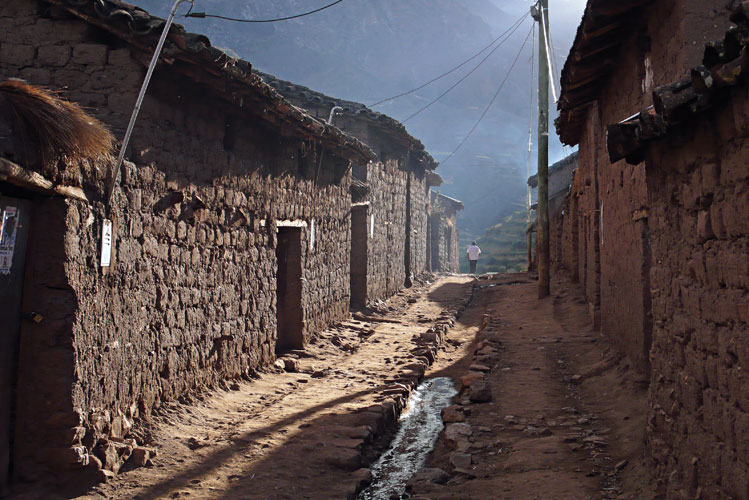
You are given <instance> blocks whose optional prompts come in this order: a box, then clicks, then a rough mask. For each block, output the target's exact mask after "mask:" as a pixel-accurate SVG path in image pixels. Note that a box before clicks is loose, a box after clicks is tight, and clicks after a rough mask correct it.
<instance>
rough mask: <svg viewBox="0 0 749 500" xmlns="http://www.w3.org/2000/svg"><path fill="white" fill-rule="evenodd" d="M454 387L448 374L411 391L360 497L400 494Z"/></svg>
mask: <svg viewBox="0 0 749 500" xmlns="http://www.w3.org/2000/svg"><path fill="white" fill-rule="evenodd" d="M457 392H458V391H457V389H456V388H455V384H454V382H453V380H452V379H451V378H448V377H438V378H432V379H427V380H425V381H423V382H422V383H421V384H419V386H418V387H417V388H416V389H415V390H414V391H413V392H412V393H411V397H410V398H409V400H408V405H407V406H406V410H405V411H404V412H403V414H401V417H400V420H399V427H398V432H397V433H396V434H395V437H394V438H393V442H392V443H391V445H390V448H388V449H387V450H386V451H385V452H384V453H383V454H382V455H381V456H380V458H379V459H378V460H377V461H376V462H375V463H374V465H373V466H372V478H373V480H372V484H371V485H370V486H369V487H368V488H367V489H365V490H363V491H362V492H361V493H360V494H359V500H389V499H390V498H394V497H398V498H400V497H401V496H402V495H403V494H404V493H405V491H406V481H408V480H409V479H410V478H411V476H413V475H414V474H415V473H416V472H418V471H419V469H421V467H422V466H423V465H424V462H425V461H426V457H427V455H428V454H429V452H431V451H432V449H433V448H434V444H435V442H436V441H437V437H439V433H440V431H441V430H442V428H443V424H442V418H441V416H440V412H441V410H442V408H445V407H446V406H448V405H449V404H450V400H451V399H452V397H453V396H455V394H457Z"/></svg>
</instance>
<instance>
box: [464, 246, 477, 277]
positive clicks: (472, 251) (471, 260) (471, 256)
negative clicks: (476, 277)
mask: <svg viewBox="0 0 749 500" xmlns="http://www.w3.org/2000/svg"><path fill="white" fill-rule="evenodd" d="M466 252H467V253H468V265H470V266H471V274H476V264H478V261H479V255H481V249H480V248H479V247H478V246H477V245H476V242H475V241H474V242H473V243H471V244H470V245H469V246H468V249H467V250H466Z"/></svg>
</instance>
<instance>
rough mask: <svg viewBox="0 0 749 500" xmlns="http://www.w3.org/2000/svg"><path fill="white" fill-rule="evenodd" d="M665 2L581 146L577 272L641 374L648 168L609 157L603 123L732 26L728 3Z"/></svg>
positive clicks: (651, 14) (593, 112)
mask: <svg viewBox="0 0 749 500" xmlns="http://www.w3.org/2000/svg"><path fill="white" fill-rule="evenodd" d="M666 3H668V2H666ZM666 3H664V2H662V3H659V4H657V5H654V6H653V7H652V8H650V9H649V10H647V11H645V14H644V16H643V20H642V21H641V23H640V26H633V27H632V29H631V31H632V33H633V34H632V36H631V38H630V39H629V40H628V41H626V42H625V44H624V45H623V46H622V48H621V51H620V55H619V56H620V59H621V62H622V63H621V64H618V65H617V68H618V69H617V70H616V71H615V72H614V73H613V74H612V75H611V77H610V80H609V83H608V84H607V85H605V86H604V87H603V89H602V90H601V92H600V95H599V100H598V101H597V103H596V104H595V105H592V106H590V108H589V111H588V117H587V121H586V130H585V131H584V133H583V136H582V138H581V141H580V148H579V149H580V158H579V165H580V172H579V175H580V179H578V182H579V184H578V187H579V190H578V192H577V193H576V194H577V200H576V202H577V203H576V204H577V206H578V224H579V227H578V229H577V233H578V255H579V260H578V272H577V276H578V278H579V279H580V281H581V282H582V283H583V284H584V286H585V291H586V296H587V299H588V306H589V310H590V313H591V317H592V319H593V320H594V322H595V323H596V325H600V328H601V331H602V332H603V333H604V334H606V335H607V336H609V337H610V338H611V339H612V340H613V341H614V343H615V344H616V345H617V346H618V348H619V350H620V351H621V352H624V353H625V354H627V356H628V358H629V359H630V360H631V361H632V363H633V364H634V365H635V366H636V367H637V368H638V369H639V370H640V371H641V372H647V370H648V352H649V348H650V336H651V330H652V318H651V317H650V304H649V301H650V298H649V294H650V291H649V282H648V281H649V271H648V269H649V266H650V257H649V255H650V249H649V233H650V230H649V227H648V218H647V193H646V188H645V170H644V169H645V167H644V164H640V165H638V166H635V167H632V166H629V165H627V164H626V163H625V162H624V161H623V160H622V161H619V162H617V163H615V164H613V165H612V164H611V163H610V162H609V160H608V154H607V152H606V142H605V126H606V124H609V123H617V122H619V121H621V120H622V119H624V118H626V117H627V116H630V115H632V114H634V113H636V112H638V111H639V110H641V109H644V108H646V107H648V106H649V105H651V104H652V99H651V94H650V92H651V91H652V89H653V88H654V87H657V86H659V85H663V84H666V83H669V82H671V81H674V80H676V79H678V78H681V77H682V76H683V75H684V74H685V73H686V72H687V71H688V69H689V68H691V67H693V66H696V65H698V64H700V61H701V59H702V52H703V50H704V44H705V42H707V41H709V40H712V39H713V38H719V37H720V36H722V33H723V32H724V31H725V29H726V28H727V27H728V26H729V23H728V21H727V16H728V12H729V11H728V9H727V8H726V6H727V5H728V2H718V3H713V4H712V5H708V4H705V3H704V2H698V1H694V0H682V1H678V2H671V3H669V5H666ZM705 19H708V20H709V22H708V23H706V22H705ZM552 236H553V235H552ZM572 253H573V252H570V254H572ZM552 258H553V257H552Z"/></svg>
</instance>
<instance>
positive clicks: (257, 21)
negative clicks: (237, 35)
mask: <svg viewBox="0 0 749 500" xmlns="http://www.w3.org/2000/svg"><path fill="white" fill-rule="evenodd" d="M341 2H343V0H336V1H335V2H332V3H329V4H328V5H323V6H322V7H320V8H317V9H315V10H311V11H309V12H304V13H302V14H294V15H293V16H286V17H277V18H275V19H238V18H236V17H227V16H220V15H218V14H206V13H205V12H195V13H193V12H188V13H187V14H186V15H185V17H197V18H200V19H204V18H206V17H212V18H214V19H223V20H224V21H235V22H238V23H276V22H279V21H288V20H290V19H297V18H300V17H304V16H309V15H310V14H316V13H318V12H320V11H323V10H325V9H329V8H330V7H333V6H334V5H338V4H339V3H341Z"/></svg>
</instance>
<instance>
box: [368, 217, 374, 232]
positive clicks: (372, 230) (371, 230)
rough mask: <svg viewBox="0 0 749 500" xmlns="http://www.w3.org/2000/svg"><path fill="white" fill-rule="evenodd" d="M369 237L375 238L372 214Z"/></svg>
mask: <svg viewBox="0 0 749 500" xmlns="http://www.w3.org/2000/svg"><path fill="white" fill-rule="evenodd" d="M369 237H370V238H374V214H372V217H370V220H369Z"/></svg>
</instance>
